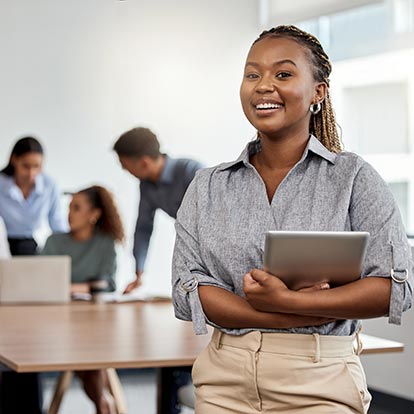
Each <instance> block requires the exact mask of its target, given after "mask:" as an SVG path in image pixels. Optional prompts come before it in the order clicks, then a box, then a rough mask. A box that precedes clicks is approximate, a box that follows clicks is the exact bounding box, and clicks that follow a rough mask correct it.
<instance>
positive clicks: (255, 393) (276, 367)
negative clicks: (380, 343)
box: [193, 330, 371, 414]
mask: <svg viewBox="0 0 414 414" xmlns="http://www.w3.org/2000/svg"><path fill="white" fill-rule="evenodd" d="M358 347H359V346H358ZM358 353H359V350H357V351H355V350H354V337H349V336H347V337H342V336H322V335H321V336H320V335H318V334H314V335H299V334H274V333H261V332H258V331H255V332H250V333H248V334H246V335H242V336H232V335H227V334H223V333H221V332H220V331H218V330H215V331H214V333H213V337H212V339H211V342H210V343H209V345H208V346H207V348H206V349H205V350H204V351H203V352H202V353H201V354H200V355H199V356H198V358H197V359H196V361H195V363H194V367H193V382H194V385H195V387H196V404H195V413H196V414H256V413H266V414H273V413H285V414H301V413H307V414H312V413H315V414H327V413H329V414H337V413H338V414H342V413H343V414H348V413H349V414H350V413H353V414H356V413H358V414H366V413H367V412H368V407H369V404H370V401H371V395H370V394H369V392H368V389H367V385H366V379H365V374H364V371H363V368H362V366H361V362H360V360H359V357H358V355H357V354H358Z"/></svg>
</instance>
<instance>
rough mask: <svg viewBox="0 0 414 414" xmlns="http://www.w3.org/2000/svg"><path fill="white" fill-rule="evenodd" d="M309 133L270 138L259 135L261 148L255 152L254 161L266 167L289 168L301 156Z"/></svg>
mask: <svg viewBox="0 0 414 414" xmlns="http://www.w3.org/2000/svg"><path fill="white" fill-rule="evenodd" d="M308 140H309V135H306V137H305V136H304V135H302V136H298V137H294V138H292V137H290V138H289V139H287V138H286V139H283V138H281V139H272V138H269V137H261V143H262V150H261V151H260V152H259V153H257V154H256V162H258V163H260V164H261V165H262V166H263V167H265V168H267V169H270V170H272V169H278V170H279V169H291V168H292V167H293V166H294V165H295V164H296V163H297V162H298V161H299V160H300V158H301V157H302V155H303V151H304V150H305V148H306V145H307V144H308Z"/></svg>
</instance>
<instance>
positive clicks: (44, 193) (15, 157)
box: [0, 137, 67, 256]
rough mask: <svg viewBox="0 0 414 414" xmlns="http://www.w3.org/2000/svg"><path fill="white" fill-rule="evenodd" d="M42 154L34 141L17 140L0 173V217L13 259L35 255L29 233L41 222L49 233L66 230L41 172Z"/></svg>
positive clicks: (49, 182) (55, 194) (56, 200)
mask: <svg viewBox="0 0 414 414" xmlns="http://www.w3.org/2000/svg"><path fill="white" fill-rule="evenodd" d="M43 154H44V151H43V147H42V145H41V144H40V142H39V141H38V140H37V139H35V138H33V137H24V138H21V139H19V140H18V141H17V142H16V144H15V145H14V147H13V149H12V152H11V154H10V159H9V162H8V164H7V165H6V167H5V168H3V170H2V171H0V216H1V217H2V218H3V220H4V223H5V225H6V229H7V237H8V241H9V245H10V251H11V254H12V255H13V256H16V255H32V254H35V253H36V248H37V243H36V241H35V239H34V237H33V234H34V232H35V231H36V230H38V229H39V228H40V227H41V225H42V224H43V222H44V221H46V220H47V221H48V223H49V226H50V228H51V229H52V231H53V232H63V231H65V230H66V228H67V225H66V222H65V220H64V219H63V216H62V213H61V208H60V200H59V197H60V194H59V191H58V189H57V187H56V185H55V183H54V182H53V180H52V179H51V178H50V177H48V176H47V175H46V174H44V173H43V172H42V167H43V158H44V155H43Z"/></svg>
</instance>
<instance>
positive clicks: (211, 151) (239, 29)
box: [0, 0, 258, 294]
mask: <svg viewBox="0 0 414 414" xmlns="http://www.w3.org/2000/svg"><path fill="white" fill-rule="evenodd" d="M256 8H257V3H256V1H251V0H228V1H225V2H224V1H220V0H209V1H191V0H175V1H169V0H153V1H139V0H128V1H123V2H119V1H115V0H71V1H68V0H37V1H32V0H19V1H12V2H11V1H6V0H0V50H1V51H2V57H1V61H2V64H1V71H0V91H1V93H0V114H1V115H0V165H2V164H4V163H6V160H7V158H8V154H9V152H10V149H11V147H12V145H13V143H14V141H15V139H17V138H18V137H20V136H22V135H24V134H34V135H35V136H37V137H39V138H40V140H41V141H42V143H43V144H44V145H45V147H46V151H47V155H46V164H45V169H46V171H47V172H48V173H49V174H50V175H52V176H53V177H54V178H55V179H56V180H57V182H58V184H59V185H60V186H61V188H62V189H64V190H76V189H79V188H81V187H84V186H86V185H89V184H91V183H101V184H104V185H106V186H108V187H109V188H110V189H111V190H112V191H114V192H115V193H116V199H117V202H118V205H119V207H120V209H121V212H122V216H123V218H124V223H125V225H126V228H127V231H128V237H129V238H128V245H127V246H126V248H125V251H128V252H129V251H130V249H131V245H130V244H131V237H132V232H133V227H134V222H135V218H136V206H137V203H138V182H137V181H136V180H134V179H133V178H131V177H129V176H128V175H127V174H126V173H125V172H123V171H122V170H121V168H120V167H119V165H118V162H117V160H116V157H115V155H114V154H113V153H112V151H111V147H112V145H113V143H114V141H115V140H116V138H117V137H118V136H119V135H120V134H121V133H122V132H124V131H126V130H127V129H129V128H131V127H133V126H137V125H143V126H147V127H150V128H151V129H153V130H154V131H155V132H156V133H157V134H158V137H159V139H160V141H161V144H162V149H163V150H164V151H166V152H168V153H169V154H170V155H172V156H184V157H192V158H195V159H198V160H200V161H202V162H204V163H205V164H207V165H212V164H216V163H218V162H221V161H223V160H229V159H233V158H235V157H236V156H238V154H239V153H240V152H241V150H242V148H243V146H244V145H245V143H246V142H247V140H249V139H250V138H251V137H252V136H253V130H252V128H251V127H250V125H249V124H248V123H247V121H245V119H244V116H243V114H242V111H241V106H240V104H239V98H238V88H239V84H240V82H241V78H242V70H243V64H244V59H245V57H246V54H247V51H248V48H249V46H250V44H251V43H252V42H253V40H254V39H255V38H256V36H257V34H258V28H257V27H258V26H257V16H256V14H257V10H256ZM173 241H174V230H173V223H172V220H170V219H169V218H168V217H167V216H166V215H165V214H163V213H159V214H158V216H157V219H156V230H155V234H154V237H153V240H152V246H151V250H150V254H149V257H148V262H147V267H146V272H145V273H146V278H145V284H146V287H147V289H148V290H149V291H151V292H154V293H160V294H166V293H169V290H170V283H169V279H170V260H171V251H172V247H173ZM121 257H122V259H121V262H122V263H121V272H120V274H119V279H120V284H121V285H124V284H125V283H126V281H127V278H128V277H131V275H132V260H131V258H130V256H129V253H128V254H124V255H121Z"/></svg>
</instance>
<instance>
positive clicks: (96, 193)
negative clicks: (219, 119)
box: [77, 185, 124, 242]
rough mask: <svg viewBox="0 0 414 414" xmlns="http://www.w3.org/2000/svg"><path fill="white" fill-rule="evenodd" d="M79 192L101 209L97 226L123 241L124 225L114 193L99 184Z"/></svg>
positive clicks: (94, 206)
mask: <svg viewBox="0 0 414 414" xmlns="http://www.w3.org/2000/svg"><path fill="white" fill-rule="evenodd" d="M77 194H84V195H85V196H86V197H87V198H88V200H89V202H90V204H91V206H92V207H93V208H99V209H100V210H101V212H102V213H101V216H100V217H99V219H98V221H97V222H96V228H98V229H99V230H100V231H101V232H102V233H105V234H107V235H109V236H111V237H112V238H113V239H114V240H116V241H120V242H121V241H123V240H124V227H123V225H122V221H121V217H120V216H119V213H118V209H117V208H116V205H115V201H114V198H113V196H112V194H111V193H110V192H109V191H108V190H107V189H106V188H104V187H101V186H99V185H93V186H92V187H88V188H85V189H83V190H80V191H78V193H77Z"/></svg>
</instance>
